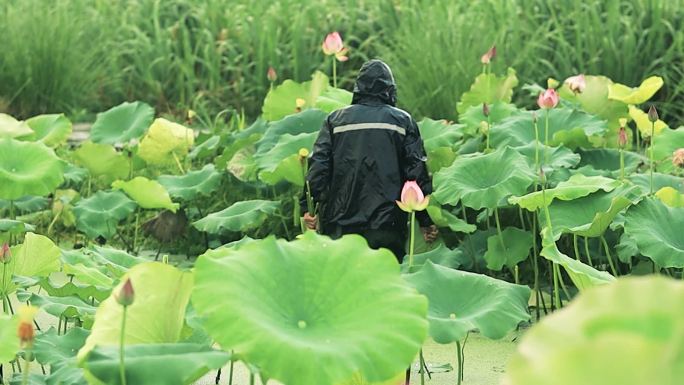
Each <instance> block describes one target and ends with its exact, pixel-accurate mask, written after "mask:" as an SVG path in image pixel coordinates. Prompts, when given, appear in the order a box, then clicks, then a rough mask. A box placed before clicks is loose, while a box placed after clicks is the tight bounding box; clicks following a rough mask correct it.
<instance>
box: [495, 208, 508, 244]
mask: <svg viewBox="0 0 684 385" xmlns="http://www.w3.org/2000/svg"><path fill="white" fill-rule="evenodd" d="M494 220H495V221H496V232H497V233H499V241H500V242H501V247H502V248H503V252H504V253H505V254H506V256H508V252H507V250H506V243H505V242H504V238H503V232H501V220H500V219H499V209H498V208H497V207H495V208H494Z"/></svg>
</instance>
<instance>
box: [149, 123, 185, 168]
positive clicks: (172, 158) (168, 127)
mask: <svg viewBox="0 0 684 385" xmlns="http://www.w3.org/2000/svg"><path fill="white" fill-rule="evenodd" d="M193 143H195V132H194V131H193V130H192V129H189V128H186V127H185V126H183V125H181V124H178V123H174V122H170V121H168V120H166V119H164V118H157V119H155V120H154V122H153V123H152V125H151V126H150V129H149V130H148V131H147V134H145V137H143V138H142V140H141V141H140V145H139V146H138V156H139V157H140V158H141V159H143V160H144V161H145V162H147V164H150V165H156V166H168V165H175V164H176V163H177V162H179V159H183V158H184V157H185V156H186V155H187V154H188V152H189V151H190V147H192V145H193Z"/></svg>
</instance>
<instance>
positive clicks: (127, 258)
mask: <svg viewBox="0 0 684 385" xmlns="http://www.w3.org/2000/svg"><path fill="white" fill-rule="evenodd" d="M91 256H92V259H93V263H94V264H95V266H98V267H104V268H105V269H106V271H107V272H108V273H110V274H109V275H111V276H114V277H117V278H120V277H122V276H123V275H124V274H125V273H126V272H127V271H128V270H130V269H131V268H132V267H133V266H135V265H139V264H141V263H143V262H147V260H146V259H145V258H140V257H136V256H133V255H130V254H128V253H127V252H125V251H123V250H119V249H115V248H112V247H105V246H97V245H93V247H92V250H91Z"/></svg>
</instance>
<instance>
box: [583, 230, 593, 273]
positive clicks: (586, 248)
mask: <svg viewBox="0 0 684 385" xmlns="http://www.w3.org/2000/svg"><path fill="white" fill-rule="evenodd" d="M584 252H586V253H587V261H589V266H591V267H594V263H593V262H592V261H591V253H589V238H588V237H586V236H585V237H584Z"/></svg>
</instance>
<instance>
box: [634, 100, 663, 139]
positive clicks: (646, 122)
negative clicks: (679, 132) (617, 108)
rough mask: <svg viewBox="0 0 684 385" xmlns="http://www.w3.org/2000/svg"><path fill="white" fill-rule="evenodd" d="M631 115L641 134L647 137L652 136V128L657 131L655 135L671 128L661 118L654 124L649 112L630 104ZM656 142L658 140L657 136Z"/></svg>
mask: <svg viewBox="0 0 684 385" xmlns="http://www.w3.org/2000/svg"><path fill="white" fill-rule="evenodd" d="M629 117H630V118H632V120H634V123H636V126H637V129H639V132H641V136H643V137H646V138H650V137H651V130H653V131H654V132H655V135H657V136H659V135H660V134H661V133H662V132H663V130H667V129H669V127H668V126H667V124H665V122H663V121H662V120H660V119H658V120H657V121H656V122H655V126H653V124H652V123H651V120H650V119H649V118H648V114H647V113H645V112H644V111H642V110H640V109H639V108H637V107H634V106H629ZM656 142H658V140H657V138H656Z"/></svg>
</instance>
